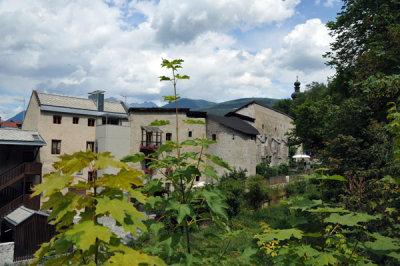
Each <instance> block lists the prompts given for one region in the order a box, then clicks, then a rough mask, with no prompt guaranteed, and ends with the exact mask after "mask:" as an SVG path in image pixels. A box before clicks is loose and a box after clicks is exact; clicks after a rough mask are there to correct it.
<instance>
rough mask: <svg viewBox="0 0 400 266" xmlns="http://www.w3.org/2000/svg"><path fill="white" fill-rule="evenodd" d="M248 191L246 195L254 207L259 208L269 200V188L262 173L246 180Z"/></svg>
mask: <svg viewBox="0 0 400 266" xmlns="http://www.w3.org/2000/svg"><path fill="white" fill-rule="evenodd" d="M246 187H247V189H248V192H247V193H246V195H245V197H246V199H247V201H248V202H249V205H250V207H251V208H253V209H259V208H260V207H261V206H262V204H263V203H264V202H265V201H266V200H268V193H267V188H266V186H265V185H264V180H263V177H262V176H260V175H253V176H250V177H249V178H248V179H247V180H246Z"/></svg>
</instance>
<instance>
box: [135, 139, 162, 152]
mask: <svg viewBox="0 0 400 266" xmlns="http://www.w3.org/2000/svg"><path fill="white" fill-rule="evenodd" d="M161 144H162V143H161V141H145V140H143V141H142V142H141V144H140V151H141V152H144V153H146V152H154V151H155V150H157V149H158V148H159V147H160V146H161Z"/></svg>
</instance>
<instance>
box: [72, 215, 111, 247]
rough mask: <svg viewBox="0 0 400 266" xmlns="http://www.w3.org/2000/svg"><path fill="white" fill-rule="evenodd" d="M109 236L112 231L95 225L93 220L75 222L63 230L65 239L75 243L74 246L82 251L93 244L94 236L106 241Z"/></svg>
mask: <svg viewBox="0 0 400 266" xmlns="http://www.w3.org/2000/svg"><path fill="white" fill-rule="evenodd" d="M111 236H112V233H111V232H110V231H108V228H107V227H104V226H100V225H96V224H94V223H93V221H85V222H82V223H79V224H75V225H74V226H72V228H71V229H68V230H67V231H66V232H65V237H66V239H67V240H69V241H71V242H73V243H75V246H76V247H77V248H78V249H82V250H83V251H87V250H89V248H90V247H91V246H93V245H95V243H96V238H97V239H99V240H101V241H104V242H106V243H108V242H109V241H110V238H111Z"/></svg>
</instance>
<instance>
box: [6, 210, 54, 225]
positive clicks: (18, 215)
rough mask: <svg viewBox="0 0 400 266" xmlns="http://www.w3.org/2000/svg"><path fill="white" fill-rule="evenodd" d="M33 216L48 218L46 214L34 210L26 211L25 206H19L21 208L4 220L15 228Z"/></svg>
mask: <svg viewBox="0 0 400 266" xmlns="http://www.w3.org/2000/svg"><path fill="white" fill-rule="evenodd" d="M34 214H39V215H44V216H49V215H48V213H45V212H43V211H35V210H31V209H28V208H26V207H25V206H21V207H19V208H17V209H15V210H14V211H13V212H11V213H10V214H8V215H7V216H6V217H4V220H6V221H7V222H9V223H10V224H12V225H13V226H17V225H19V224H21V223H23V222H24V221H25V220H26V219H28V218H29V217H31V216H32V215H34Z"/></svg>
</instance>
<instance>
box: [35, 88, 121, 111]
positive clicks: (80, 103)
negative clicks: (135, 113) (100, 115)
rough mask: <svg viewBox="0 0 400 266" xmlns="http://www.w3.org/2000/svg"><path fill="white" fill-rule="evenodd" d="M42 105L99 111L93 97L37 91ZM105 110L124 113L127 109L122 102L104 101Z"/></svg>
mask: <svg viewBox="0 0 400 266" xmlns="http://www.w3.org/2000/svg"><path fill="white" fill-rule="evenodd" d="M37 96H38V100H39V104H40V105H47V106H56V107H66V108H74V109H83V110H91V111H97V106H96V104H95V102H94V101H93V100H91V99H86V98H77V97H70V96H63V95H57V94H46V93H40V92H37ZM104 112H110V113H124V114H126V110H125V108H124V106H123V104H122V103H121V102H107V101H105V102H104Z"/></svg>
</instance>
